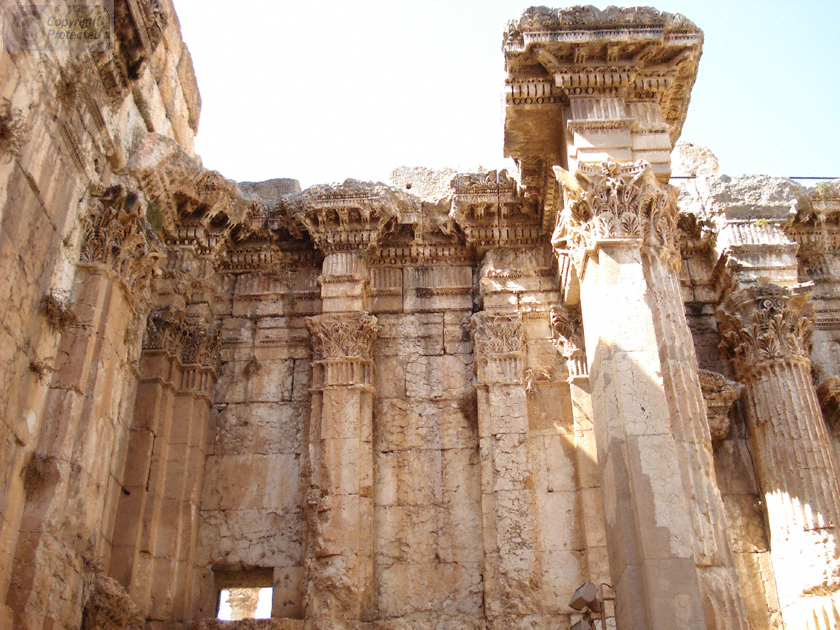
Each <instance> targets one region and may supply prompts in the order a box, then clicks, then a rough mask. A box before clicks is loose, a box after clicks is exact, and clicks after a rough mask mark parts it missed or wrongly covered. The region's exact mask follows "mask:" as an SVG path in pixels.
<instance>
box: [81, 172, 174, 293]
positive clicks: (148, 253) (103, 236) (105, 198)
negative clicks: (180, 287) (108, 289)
mask: <svg viewBox="0 0 840 630" xmlns="http://www.w3.org/2000/svg"><path fill="white" fill-rule="evenodd" d="M141 205H142V204H141V202H140V197H139V194H138V193H137V192H135V191H129V190H127V189H126V188H125V187H124V186H122V185H118V186H112V187H111V188H108V189H105V190H103V189H99V190H94V191H93V193H92V197H91V202H90V207H89V212H88V213H87V214H85V215H83V216H82V217H81V223H82V249H81V254H80V261H81V262H83V263H89V264H102V265H106V266H107V267H109V268H110V269H112V270H113V271H114V272H115V273H116V274H118V275H119V276H120V278H122V280H123V282H124V283H125V285H126V287H127V288H128V290H129V292H130V293H131V295H132V297H133V298H135V299H136V298H138V297H139V296H140V295H141V294H143V293H145V292H146V290H147V289H148V287H149V283H150V281H151V278H152V276H153V275H154V273H155V272H156V271H157V269H158V268H159V265H160V261H161V259H162V258H163V256H164V253H163V244H162V243H161V242H160V239H158V237H157V236H156V235H155V234H154V232H152V231H151V230H150V229H149V228H148V226H147V224H146V221H145V219H144V217H143V213H142V210H141Z"/></svg>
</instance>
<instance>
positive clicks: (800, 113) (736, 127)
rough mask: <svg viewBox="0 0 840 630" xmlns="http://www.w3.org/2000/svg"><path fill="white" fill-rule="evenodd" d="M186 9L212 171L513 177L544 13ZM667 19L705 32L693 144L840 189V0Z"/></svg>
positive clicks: (220, 5) (734, 166)
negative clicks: (514, 89)
mask: <svg viewBox="0 0 840 630" xmlns="http://www.w3.org/2000/svg"><path fill="white" fill-rule="evenodd" d="M174 2H175V8H176V10H177V11H178V14H179V17H180V20H181V29H182V33H183V37H184V40H185V41H186V42H187V44H188V46H189V47H190V51H191V53H192V56H193V62H194V64H195V67H196V75H197V77H198V83H199V87H200V88H201V95H202V100H203V107H202V115H201V124H200V128H199V135H198V137H197V139H196V149H197V152H198V153H199V154H200V155H201V156H202V159H203V161H204V165H205V166H206V167H208V168H213V169H217V170H219V171H221V172H222V173H223V174H224V175H225V176H227V177H230V178H232V179H235V180H238V181H243V180H263V179H270V178H274V177H292V178H296V179H299V180H300V181H301V184H302V185H303V186H304V187H306V186H309V185H312V184H316V183H323V182H332V181H341V180H343V179H345V178H346V177H354V178H357V179H371V180H380V181H385V180H386V179H387V177H388V174H389V173H390V171H391V169H393V168H394V167H397V166H401V165H411V166H430V167H442V166H447V165H451V166H455V167H463V168H475V167H477V166H478V165H482V166H485V167H499V166H501V167H504V166H505V163H504V161H503V160H502V129H501V120H502V106H501V88H502V81H503V79H504V69H503V66H504V61H503V57H502V52H501V42H502V32H503V31H504V29H505V25H506V23H507V21H508V20H512V19H518V17H519V16H520V15H521V14H522V11H523V10H524V9H525V8H526V7H528V6H531V5H532V4H534V3H532V2H521V1H519V0H484V1H478V0H341V1H335V0H332V1H326V2H316V1H312V0H307V1H304V0H298V1H296V2H291V1H289V0H276V1H272V2H257V1H252V0H239V2H236V3H232V2H222V1H221V0H174ZM607 4H610V3H596V6H598V7H600V8H604V7H605V6H606V5H607ZM616 4H618V3H616ZM552 6H553V5H552ZM558 6H559V5H558ZM627 6H631V5H627ZM654 6H655V7H656V8H658V9H660V10H664V11H669V12H672V13H674V12H678V13H682V14H684V15H685V16H687V17H688V18H689V19H691V20H692V21H693V22H694V23H695V24H697V25H698V26H699V27H700V28H701V29H703V31H704V33H705V44H704V48H703V57H702V59H701V61H700V71H699V76H698V79H697V83H696V84H695V86H694V90H693V93H692V99H691V106H690V107H689V111H688V118H687V121H686V124H685V126H684V128H683V135H682V138H683V139H685V140H689V141H692V142H695V143H699V144H704V145H706V146H708V147H709V148H710V149H712V151H714V152H715V153H716V154H717V156H718V158H719V160H720V163H721V170H722V171H723V172H726V173H730V174H739V173H767V174H774V175H788V176H805V175H819V176H834V177H838V176H840V157H838V156H840V151H838V150H839V149H840V121H838V115H839V114H840V0H822V1H819V2H796V3H794V2H791V1H790V0H787V1H781V0H764V1H749V2H748V1H740V0H731V1H729V2H720V1H717V0H705V1H704V0H660V1H658V2H656V4H655V5H654Z"/></svg>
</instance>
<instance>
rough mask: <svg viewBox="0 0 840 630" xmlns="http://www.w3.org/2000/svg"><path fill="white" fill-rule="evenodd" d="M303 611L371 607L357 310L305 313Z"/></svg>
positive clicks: (366, 427) (366, 411) (329, 615)
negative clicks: (308, 373) (307, 398)
mask: <svg viewBox="0 0 840 630" xmlns="http://www.w3.org/2000/svg"><path fill="white" fill-rule="evenodd" d="M306 326H307V328H308V329H309V332H310V335H311V338H312V348H313V355H314V356H313V361H312V373H313V376H312V389H311V390H310V391H311V392H312V412H311V418H310V428H309V484H310V485H309V491H308V494H307V527H308V532H307V548H308V550H307V556H308V567H309V581H308V585H309V586H308V591H307V600H308V601H307V608H308V612H307V615H308V616H311V617H312V618H313V619H315V621H316V627H330V628H347V629H349V628H355V627H357V624H358V623H359V622H360V621H369V620H371V619H372V618H373V615H374V583H373V539H374V533H373V528H374V522H373V450H372V420H373V397H374V395H375V391H374V389H373V356H372V353H373V344H374V341H375V340H376V335H377V332H378V330H379V329H378V326H377V325H376V318H375V317H373V316H371V315H369V314H368V313H365V312H356V313H333V314H324V315H318V316H315V317H311V318H309V319H308V320H307V322H306Z"/></svg>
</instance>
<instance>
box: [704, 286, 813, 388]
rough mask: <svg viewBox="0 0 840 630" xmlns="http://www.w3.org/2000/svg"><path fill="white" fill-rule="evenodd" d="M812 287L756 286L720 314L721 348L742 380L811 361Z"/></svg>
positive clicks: (730, 301)
mask: <svg viewBox="0 0 840 630" xmlns="http://www.w3.org/2000/svg"><path fill="white" fill-rule="evenodd" d="M809 296H810V285H797V286H795V287H790V288H784V287H780V286H776V285H772V284H771V285H768V286H764V287H760V286H755V287H750V288H747V289H742V290H739V291H736V292H734V293H733V294H732V295H731V296H730V297H729V299H728V300H727V301H726V304H725V305H724V306H722V307H720V308H719V309H718V310H717V318H718V329H719V331H720V336H721V344H720V347H721V349H722V350H724V352H726V353H727V354H728V356H729V358H730V360H731V361H732V363H733V365H734V366H735V370H736V371H737V373H738V375H739V378H741V379H742V380H743V378H745V377H747V376H749V375H750V374H751V373H752V372H753V370H755V369H757V368H760V367H761V366H763V365H765V364H767V363H771V362H775V361H779V360H806V361H808V360H810V351H811V334H812V327H813V324H814V315H813V312H812V311H811V310H810V306H809V305H808V297H809Z"/></svg>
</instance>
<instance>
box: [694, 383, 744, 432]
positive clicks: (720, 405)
mask: <svg viewBox="0 0 840 630" xmlns="http://www.w3.org/2000/svg"><path fill="white" fill-rule="evenodd" d="M698 375H699V377H700V389H701V390H702V392H703V400H704V401H705V403H706V418H707V419H708V421H709V432H710V433H711V435H712V444H718V443H720V442H721V441H723V439H724V438H726V436H727V435H729V427H730V422H729V410H730V409H731V408H732V405H734V404H735V401H736V400H738V397H739V396H740V395H741V390H743V389H744V386H743V385H742V384H741V383H737V382H735V381H730V380H729V379H728V378H726V377H725V376H724V375H723V374H718V373H717V372H711V371H709V370H700V371H699V373H698Z"/></svg>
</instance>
